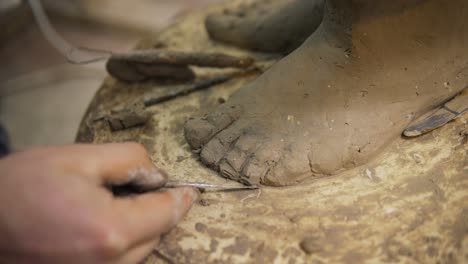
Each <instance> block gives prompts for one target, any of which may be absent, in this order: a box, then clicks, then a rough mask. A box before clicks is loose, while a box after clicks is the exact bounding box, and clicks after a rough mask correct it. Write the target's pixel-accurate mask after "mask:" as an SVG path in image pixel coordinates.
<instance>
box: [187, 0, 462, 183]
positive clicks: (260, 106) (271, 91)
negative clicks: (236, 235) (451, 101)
mask: <svg viewBox="0 0 468 264" xmlns="http://www.w3.org/2000/svg"><path fill="white" fill-rule="evenodd" d="M297 4H300V2H297ZM325 10H326V13H325V17H324V22H323V23H322V24H321V25H320V27H319V28H318V29H317V31H316V32H315V33H314V34H312V36H311V37H309V38H308V39H307V41H306V42H305V43H304V44H303V45H302V46H301V47H300V48H298V49H297V50H295V51H294V52H293V53H291V54H290V55H289V56H287V57H285V58H284V59H282V60H281V61H280V62H278V63H277V64H275V65H274V66H273V67H272V68H271V69H270V70H269V71H267V72H266V73H264V74H263V75H262V76H260V77H259V78H258V79H257V80H256V81H254V82H253V83H251V84H249V85H247V86H245V87H244V88H242V89H240V90H239V91H238V92H237V93H236V94H234V95H233V96H232V98H231V99H229V100H228V101H227V102H226V103H224V104H222V105H221V106H219V107H217V108H216V109H213V110H212V111H211V112H209V113H208V114H207V115H205V116H204V117H202V118H197V119H192V120H189V121H188V122H187V124H186V127H185V137H186V139H187V142H188V143H189V145H190V146H191V147H192V148H193V149H195V150H198V151H200V158H201V161H202V162H203V163H204V164H205V165H207V166H208V167H210V168H213V169H215V170H217V171H218V172H220V174H221V175H222V176H224V177H226V178H229V179H233V180H237V181H239V182H243V183H249V184H257V183H262V184H266V185H272V186H283V185H293V184H297V183H299V182H301V181H302V180H304V179H307V178H316V177H322V176H325V175H332V174H336V173H338V172H341V171H343V170H346V169H350V168H354V167H356V166H359V165H362V164H364V163H366V162H368V161H369V159H371V158H373V157H375V156H377V155H378V154H379V153H380V152H381V151H382V150H383V149H384V148H385V147H386V146H387V145H388V144H389V143H390V142H392V141H393V140H395V139H396V138H398V137H399V136H400V135H401V133H402V131H403V130H404V128H405V127H406V126H407V125H408V124H409V123H410V122H411V121H412V120H413V119H414V118H416V117H418V116H419V115H421V114H422V113H424V112H425V111H427V110H428V109H432V108H434V107H436V106H438V105H440V104H443V103H444V101H445V100H447V99H448V98H450V97H452V96H454V95H455V94H457V93H458V92H460V91H461V90H462V89H463V88H465V86H466V84H467V83H468V65H467V61H468V52H467V51H466V46H467V45H468V20H466V15H467V14H468V2H467V1H464V0H456V1H450V2H447V1H443V0H427V1H416V2H411V4H408V3H406V2H404V3H403V2H388V1H383V0H382V1H370V0H369V1H367V0H366V1H339V0H330V1H328V2H327V3H326V6H325Z"/></svg>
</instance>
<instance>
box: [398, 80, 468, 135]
mask: <svg viewBox="0 0 468 264" xmlns="http://www.w3.org/2000/svg"><path fill="white" fill-rule="evenodd" d="M466 111H468V88H465V89H464V90H463V91H462V92H460V93H459V94H458V95H456V96H455V97H454V98H452V99H451V100H450V101H448V102H447V103H445V104H444V105H443V106H442V107H441V108H439V109H438V110H437V111H436V112H435V113H433V114H432V115H430V116H429V117H427V118H425V119H423V120H421V121H418V122H416V123H413V124H411V125H410V126H409V127H408V128H406V129H405V131H404V132H403V135H405V136H406V137H417V136H420V135H423V134H426V133H428V132H430V131H432V130H434V129H437V128H439V127H441V126H443V125H445V124H447V123H448V122H450V121H452V120H454V119H456V118H457V117H459V116H461V115H462V114H463V113H465V112H466Z"/></svg>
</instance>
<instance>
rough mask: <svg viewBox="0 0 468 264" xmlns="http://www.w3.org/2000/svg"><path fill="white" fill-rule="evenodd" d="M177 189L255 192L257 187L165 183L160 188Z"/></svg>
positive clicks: (202, 183)
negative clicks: (192, 188) (193, 188)
mask: <svg viewBox="0 0 468 264" xmlns="http://www.w3.org/2000/svg"><path fill="white" fill-rule="evenodd" d="M178 187H195V188H199V189H212V190H219V191H241V190H255V189H258V185H233V184H211V183H205V182H179V181H167V182H166V184H165V185H164V186H163V187H162V188H178Z"/></svg>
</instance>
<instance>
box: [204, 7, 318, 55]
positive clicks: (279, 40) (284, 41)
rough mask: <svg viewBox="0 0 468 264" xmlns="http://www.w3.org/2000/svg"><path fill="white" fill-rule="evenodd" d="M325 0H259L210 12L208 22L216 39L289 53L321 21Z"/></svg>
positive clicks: (266, 50) (262, 49) (242, 45)
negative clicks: (221, 10)
mask: <svg viewBox="0 0 468 264" xmlns="http://www.w3.org/2000/svg"><path fill="white" fill-rule="evenodd" d="M322 17H323V1H322V0H260V1H254V2H252V3H250V4H244V5H241V6H237V7H233V8H231V9H225V10H224V11H223V12H219V13H214V14H211V15H209V16H208V17H207V18H206V20H205V26H206V29H207V31H208V34H209V35H210V37H211V38H212V39H214V40H217V41H221V42H224V43H227V44H231V45H235V46H238V47H242V48H246V49H251V50H256V51H264V52H281V53H287V52H290V51H292V50H294V49H296V48H297V47H299V46H300V45H301V44H302V43H303V42H304V40H306V39H307V37H309V36H310V34H312V33H313V32H314V31H315V29H316V28H317V27H318V26H319V25H320V23H321V21H322Z"/></svg>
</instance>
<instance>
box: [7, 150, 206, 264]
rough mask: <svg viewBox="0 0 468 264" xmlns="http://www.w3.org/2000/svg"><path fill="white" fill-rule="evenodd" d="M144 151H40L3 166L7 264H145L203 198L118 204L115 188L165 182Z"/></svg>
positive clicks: (170, 196)
mask: <svg viewBox="0 0 468 264" xmlns="http://www.w3.org/2000/svg"><path fill="white" fill-rule="evenodd" d="M135 170H140V171H153V172H154V171H157V170H156V169H155V168H154V166H153V164H152V162H151V160H150V159H149V157H148V155H147V153H146V151H145V150H144V148H143V147H142V146H140V145H138V144H133V143H128V144H106V145H71V146H64V147H48V148H42V149H34V150H30V151H25V152H21V153H17V154H14V155H11V156H9V157H7V158H5V159H1V160H0V174H1V175H0V262H1V263H116V264H120V263H122V264H123V263H125V264H126V263H137V262H138V261H141V260H142V259H144V258H145V257H146V256H147V255H148V254H149V253H151V251H152V250H153V249H154V248H155V247H156V246H157V245H158V243H159V238H160V236H161V234H163V233H165V232H167V231H168V230H169V229H171V228H172V227H173V226H174V225H175V224H176V223H177V222H178V221H179V220H181V218H182V217H183V216H184V215H185V213H186V212H187V211H188V210H189V208H190V206H191V205H192V203H193V202H194V201H195V200H197V198H198V192H197V191H196V190H195V189H192V188H179V189H173V190H169V191H165V192H153V193H146V194H141V195H136V196H131V197H115V196H114V195H113V194H112V193H111V192H110V191H109V190H108V189H107V188H106V186H108V185H121V184H125V183H128V182H129V181H132V182H134V183H136V184H139V185H141V186H144V185H146V184H148V185H152V186H154V185H157V184H159V182H161V181H164V180H165V179H164V175H163V174H161V173H160V174H158V173H148V174H144V173H143V174H142V173H138V174H135V173H133V174H132V171H133V172H135Z"/></svg>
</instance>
